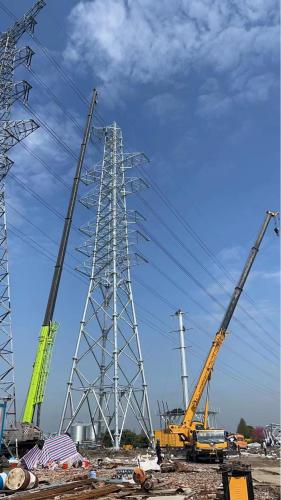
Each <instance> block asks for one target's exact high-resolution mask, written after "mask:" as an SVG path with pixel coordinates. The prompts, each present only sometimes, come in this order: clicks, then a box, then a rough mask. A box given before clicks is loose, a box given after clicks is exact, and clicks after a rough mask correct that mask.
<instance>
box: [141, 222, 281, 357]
mask: <svg viewBox="0 0 281 500" xmlns="http://www.w3.org/2000/svg"><path fill="white" fill-rule="evenodd" d="M140 226H141V228H142V229H143V230H144V231H145V228H143V226H142V224H140ZM146 233H147V235H148V237H149V238H150V239H151V241H153V242H154V243H155V244H156V245H157V246H158V247H159V248H160V249H161V250H162V252H163V253H164V254H165V255H167V256H168V257H169V259H170V260H171V261H172V262H173V263H174V264H175V265H176V266H177V267H178V268H179V269H180V270H181V271H182V272H184V274H186V275H187V276H188V277H189V278H190V279H191V280H192V281H193V282H194V283H195V284H196V285H197V286H198V287H199V288H200V289H201V290H202V291H204V292H205V294H206V295H208V296H209V297H210V298H211V299H212V300H213V301H214V302H215V303H216V304H217V305H219V306H220V307H221V308H222V310H225V306H224V305H223V304H222V303H221V302H220V301H219V300H218V299H217V298H216V297H215V296H214V295H213V294H212V293H210V292H209V291H208V290H207V289H206V288H205V287H204V286H203V285H202V283H200V281H199V280H198V279H197V278H195V276H193V274H192V273H191V272H190V271H188V269H187V268H186V267H185V266H184V265H183V264H181V262H180V261H179V260H178V259H176V258H175V257H174V256H173V255H172V254H171V252H170V251H169V250H167V248H166V247H164V245H162V243H160V242H159V241H158V240H157V239H156V238H155V236H152V234H151V233H150V232H148V231H146ZM233 320H234V321H236V322H237V323H239V325H240V326H242V327H243V328H244V329H245V330H247V331H248V332H249V333H250V334H251V335H253V334H252V332H251V330H249V328H248V327H247V325H245V324H244V323H243V322H242V321H241V320H240V319H238V318H237V317H234V318H233ZM243 341H244V342H245V343H248V342H247V341H246V340H245V339H244V340H243ZM259 341H260V339H259ZM263 347H264V349H265V350H267V351H268V352H269V353H270V354H271V355H272V356H276V353H275V352H273V351H272V350H271V349H270V348H268V347H267V345H265V343H263ZM251 348H252V349H253V350H256V349H255V347H253V346H251ZM256 352H259V351H257V350H256Z"/></svg>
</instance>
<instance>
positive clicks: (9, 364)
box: [0, 0, 45, 427]
mask: <svg viewBox="0 0 281 500" xmlns="http://www.w3.org/2000/svg"><path fill="white" fill-rule="evenodd" d="M44 5H45V1H44V0H39V1H38V2H36V3H35V4H34V6H33V7H32V9H30V10H29V11H28V12H27V13H26V14H25V15H24V16H23V17H22V18H21V19H19V20H18V21H16V22H15V24H14V25H13V26H11V27H10V28H9V29H8V30H7V31H6V32H5V33H2V34H1V35H0V401H5V402H6V403H7V409H6V427H10V426H14V425H15V422H16V397H15V377H14V356H13V336H12V327H11V304H10V286H9V269H8V254H7V225H6V208H5V177H6V175H7V174H8V172H9V170H10V168H11V166H12V165H13V162H12V160H10V159H9V158H8V156H7V153H8V151H9V150H10V149H11V148H12V147H13V146H14V145H15V144H17V143H18V142H20V141H22V140H23V139H24V138H25V137H27V136H28V135H29V134H31V133H32V132H33V131H34V130H36V129H37V128H38V125H37V124H36V123H35V122H34V120H17V121H12V120H11V110H12V106H13V104H14V103H15V102H16V101H19V100H21V101H23V102H26V101H27V99H28V94H29V90H30V89H31V86H30V85H29V83H27V82H26V81H25V80H23V81H20V82H14V72H15V69H16V68H17V67H18V66H19V65H21V64H25V65H27V66H29V65H30V64H31V58H32V55H33V51H32V50H31V48H30V47H24V48H19V49H18V48H17V42H18V40H19V39H20V37H21V36H22V35H23V34H24V33H25V32H29V33H32V32H33V30H34V27H35V24H36V21H35V17H36V15H37V14H38V12H39V11H40V10H41V9H42V8H43V7H44Z"/></svg>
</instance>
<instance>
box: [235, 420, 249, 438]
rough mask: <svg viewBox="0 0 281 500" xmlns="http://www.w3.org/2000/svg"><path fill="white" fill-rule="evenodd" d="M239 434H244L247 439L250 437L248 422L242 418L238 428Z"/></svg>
mask: <svg viewBox="0 0 281 500" xmlns="http://www.w3.org/2000/svg"><path fill="white" fill-rule="evenodd" d="M236 432H237V433H238V434H243V436H244V437H245V438H248V437H249V427H248V426H247V424H246V420H244V418H242V417H241V418H240V422H239V424H238V426H237V431H236Z"/></svg>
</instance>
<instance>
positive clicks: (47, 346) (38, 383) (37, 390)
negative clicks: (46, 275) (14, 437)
mask: <svg viewBox="0 0 281 500" xmlns="http://www.w3.org/2000/svg"><path fill="white" fill-rule="evenodd" d="M96 102H97V91H96V90H95V89H94V91H93V95H92V99H91V103H90V107H89V111H88V117H87V121H86V126H85V130H84V136H83V140H82V143H81V147H80V154H79V158H78V162H77V167H76V171H75V176H74V179H73V185H72V191H71V194H70V199H69V204H68V209H67V214H66V217H65V222H64V228H63V232H62V237H61V242H60V247H59V251H58V256H57V260H56V265H55V269H54V274H53V279H52V284H51V288H50V292H49V298H48V303H47V307H46V312H45V317H44V321H43V325H42V327H41V331H40V336H39V342H38V347H37V352H36V356H35V361H34V365H33V370H32V375H31V379H30V384H29V389H28V393H27V398H26V403H25V407H24V412H23V418H22V422H23V423H32V422H33V419H34V414H35V410H36V409H37V417H36V425H37V426H38V427H39V426H40V414H41V405H42V403H43V400H44V395H45V387H46V383H47V379H48V375H49V368H50V361H51V355H52V350H53V346H54V341H55V335H56V331H57V329H58V325H57V323H55V321H53V315H54V310H55V305H56V299H57V294H58V290H59V284H60V279H61V274H62V270H63V263H64V258H65V254H66V248H67V243H68V238H69V233H70V229H71V224H72V218H73V213H74V207H75V202H76V197H77V192H78V186H79V181H80V177H81V170H82V166H83V162H84V157H85V153H86V147H87V144H88V141H89V138H90V134H91V124H92V119H93V113H94V107H95V105H96Z"/></svg>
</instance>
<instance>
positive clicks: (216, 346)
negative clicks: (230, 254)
mask: <svg viewBox="0 0 281 500" xmlns="http://www.w3.org/2000/svg"><path fill="white" fill-rule="evenodd" d="M277 215H278V212H271V211H267V212H266V214H265V218H264V220H263V223H262V226H261V228H260V231H259V233H258V237H257V239H256V241H255V243H254V245H253V247H252V248H251V251H250V254H249V256H248V258H247V261H246V264H245V266H244V268H243V271H242V273H241V276H240V278H239V281H238V283H237V285H236V287H235V289H234V291H233V294H232V296H231V298H230V301H229V305H228V307H227V309H226V312H225V315H224V317H223V320H222V322H221V325H220V328H219V330H218V332H217V333H216V335H215V338H214V340H213V342H212V346H211V348H210V351H209V354H208V356H207V359H206V361H205V363H204V365H203V368H202V370H201V373H200V376H199V379H198V382H197V384H196V386H195V389H194V391H193V394H192V397H191V399H190V402H189V405H188V407H187V409H186V412H185V415H184V418H183V422H182V424H181V425H170V427H169V428H170V431H171V432H173V433H181V432H182V431H183V428H186V429H189V428H190V426H191V423H192V420H193V418H194V416H195V412H196V410H197V408H198V404H199V402H200V399H201V397H202V394H203V392H204V389H205V387H206V384H207V382H208V380H210V377H211V373H212V370H213V368H214V364H215V361H216V358H217V355H218V353H219V351H220V348H221V346H222V344H223V342H224V339H225V335H226V330H227V327H228V325H229V323H230V321H231V318H232V316H233V313H234V311H235V308H236V306H237V303H238V301H239V298H240V295H241V293H242V290H243V287H244V285H245V282H246V280H247V278H248V275H249V272H250V270H251V267H252V265H253V263H254V260H255V258H256V255H257V253H258V250H259V247H260V244H261V242H262V240H263V237H264V235H265V232H266V229H267V227H268V224H269V222H270V220H271V219H272V218H273V217H276V216H277Z"/></svg>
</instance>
